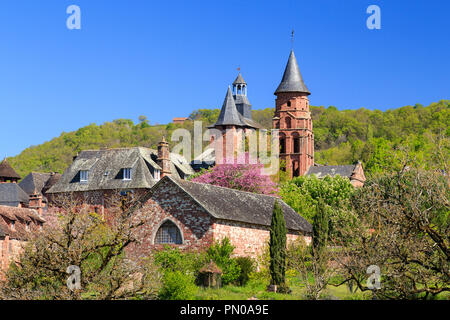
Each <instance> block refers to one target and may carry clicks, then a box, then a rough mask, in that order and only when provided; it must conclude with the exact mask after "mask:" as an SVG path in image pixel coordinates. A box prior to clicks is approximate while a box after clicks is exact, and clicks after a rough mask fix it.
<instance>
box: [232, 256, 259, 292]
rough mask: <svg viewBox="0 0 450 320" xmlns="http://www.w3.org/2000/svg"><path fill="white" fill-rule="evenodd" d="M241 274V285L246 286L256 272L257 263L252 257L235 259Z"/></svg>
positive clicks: (239, 280) (239, 279)
mask: <svg viewBox="0 0 450 320" xmlns="http://www.w3.org/2000/svg"><path fill="white" fill-rule="evenodd" d="M235 260H236V262H237V264H238V266H239V268H240V269H241V272H240V274H239V278H238V282H239V285H241V286H245V285H246V284H247V282H248V280H249V279H250V274H251V273H252V272H254V271H255V269H256V268H255V261H254V260H253V259H252V258H250V257H238V258H236V259H235Z"/></svg>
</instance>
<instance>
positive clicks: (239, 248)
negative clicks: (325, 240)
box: [128, 176, 312, 258]
mask: <svg viewBox="0 0 450 320" xmlns="http://www.w3.org/2000/svg"><path fill="white" fill-rule="evenodd" d="M277 199H278V198H276V197H273V196H268V195H262V194H255V193H250V192H244V191H239V190H234V189H229V188H223V187H218V186H214V185H209V184H203V183H197V182H190V181H186V180H181V179H178V178H174V177H171V176H166V177H164V178H163V179H161V180H160V181H159V182H158V183H157V184H155V185H154V186H153V187H152V188H151V189H150V191H148V192H147V193H146V194H145V195H144V196H143V197H142V198H141V199H140V200H139V203H138V204H137V206H136V207H134V208H132V209H130V210H132V212H131V213H132V215H133V216H134V217H135V219H146V218H149V219H148V220H147V222H146V223H145V224H144V225H143V226H141V227H139V228H138V229H137V230H136V234H135V235H136V237H137V238H138V239H140V240H141V241H142V242H141V243H140V244H137V245H135V244H133V245H132V247H131V248H130V249H129V251H128V254H129V255H130V256H131V257H133V258H139V257H145V256H147V255H148V254H149V253H150V252H151V250H153V249H160V248H162V247H163V246H164V245H170V246H175V247H178V248H180V249H189V250H203V249H206V248H207V247H209V246H210V245H211V244H212V243H214V241H218V240H221V239H223V238H225V237H228V238H229V239H230V242H231V244H232V245H234V246H235V247H236V248H235V251H234V254H235V255H237V256H250V257H254V258H256V257H257V256H258V255H259V254H261V253H262V251H263V249H264V247H265V246H266V245H267V243H268V241H269V237H270V235H269V229H270V223H271V218H272V212H273V206H274V203H275V200H277ZM278 201H279V202H280V203H281V205H282V208H283V212H284V217H285V221H286V227H287V230H288V232H287V240H288V242H290V241H293V240H295V239H298V238H299V237H304V239H305V240H306V242H307V243H309V242H310V241H311V233H312V226H311V224H310V223H309V222H308V221H306V220H305V219H304V218H303V217H301V216H300V215H299V214H298V213H297V212H295V211H294V210H293V209H292V208H291V207H289V206H288V205H287V204H286V203H284V202H283V201H282V200H281V199H278Z"/></svg>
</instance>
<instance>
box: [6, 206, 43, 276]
mask: <svg viewBox="0 0 450 320" xmlns="http://www.w3.org/2000/svg"><path fill="white" fill-rule="evenodd" d="M44 223H45V220H44V219H43V218H42V217H41V216H40V215H39V214H38V212H37V211H36V210H33V209H27V208H16V207H11V206H0V279H2V278H3V277H4V274H3V272H5V271H6V270H7V269H8V266H9V264H10V262H11V261H15V260H16V259H17V257H18V256H19V254H20V253H21V251H22V248H23V245H24V243H25V242H26V241H27V240H28V238H29V236H30V234H31V233H33V232H38V231H40V230H42V226H43V224H44Z"/></svg>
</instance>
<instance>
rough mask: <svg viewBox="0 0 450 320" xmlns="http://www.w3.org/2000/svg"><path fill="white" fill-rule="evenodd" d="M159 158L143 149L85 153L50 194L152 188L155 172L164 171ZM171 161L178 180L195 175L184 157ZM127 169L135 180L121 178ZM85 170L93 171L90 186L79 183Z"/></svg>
mask: <svg viewBox="0 0 450 320" xmlns="http://www.w3.org/2000/svg"><path fill="white" fill-rule="evenodd" d="M157 156H158V152H157V151H156V150H154V149H149V148H143V147H134V148H117V149H105V150H85V151H82V152H81V153H80V154H79V155H78V156H77V157H76V159H75V160H74V161H73V163H72V165H71V166H70V167H69V168H67V169H66V171H65V172H64V174H63V175H62V177H61V178H60V179H59V181H58V182H57V183H55V184H54V185H53V186H52V187H51V188H50V189H49V190H48V191H47V193H59V192H75V191H91V190H110V189H140V188H143V189H149V188H151V187H152V186H153V185H154V184H155V183H156V180H155V179H154V178H153V175H152V171H153V170H154V169H157V170H161V167H160V166H159V165H158V164H157V163H156V160H157ZM170 160H171V163H170V169H171V174H172V175H174V176H175V177H180V174H179V171H180V172H181V173H182V174H184V175H186V176H188V175H191V174H193V173H194V171H193V169H192V168H191V166H190V165H189V163H188V162H187V161H186V160H185V159H184V158H183V157H182V156H180V155H177V154H173V153H171V154H170ZM124 168H131V180H124V179H123V178H122V177H121V172H122V170H123V169H124ZM81 170H88V171H89V177H88V181H87V182H86V183H84V182H80V180H79V175H80V171H81Z"/></svg>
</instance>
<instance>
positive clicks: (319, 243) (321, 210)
mask: <svg viewBox="0 0 450 320" xmlns="http://www.w3.org/2000/svg"><path fill="white" fill-rule="evenodd" d="M329 220H330V219H329V216H328V209H327V207H326V204H325V202H324V201H323V199H319V203H318V204H317V207H316V214H315V216H314V222H313V249H314V250H313V254H316V255H319V254H320V253H321V252H323V249H324V248H326V246H327V241H328V228H329Z"/></svg>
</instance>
